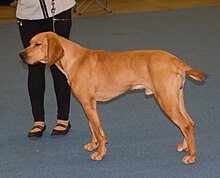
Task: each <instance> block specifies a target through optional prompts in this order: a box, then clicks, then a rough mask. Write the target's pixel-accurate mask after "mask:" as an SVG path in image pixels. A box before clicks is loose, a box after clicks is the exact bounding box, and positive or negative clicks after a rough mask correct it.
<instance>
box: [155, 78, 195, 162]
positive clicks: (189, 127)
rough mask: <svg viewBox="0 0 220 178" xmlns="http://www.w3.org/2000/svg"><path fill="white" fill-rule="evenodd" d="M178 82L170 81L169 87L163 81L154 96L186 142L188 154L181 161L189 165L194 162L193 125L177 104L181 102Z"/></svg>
mask: <svg viewBox="0 0 220 178" xmlns="http://www.w3.org/2000/svg"><path fill="white" fill-rule="evenodd" d="M171 81H177V82H171ZM178 81H179V80H178V79H177V78H173V79H170V82H171V83H170V84H169V85H167V81H164V83H162V82H160V83H159V85H160V86H159V87H157V91H156V92H154V94H155V97H156V99H157V101H158V103H159V105H160V106H161V108H162V110H163V111H164V112H165V113H166V114H167V116H168V117H169V118H170V120H171V121H173V122H174V123H175V124H176V125H177V126H178V127H179V128H180V130H181V132H182V134H183V136H184V139H185V140H186V143H187V148H188V149H189V154H187V155H185V156H184V158H183V160H182V161H183V162H184V163H185V164H190V163H194V162H195V161H196V147H195V140H194V123H193V122H191V120H189V119H188V118H187V117H186V116H185V114H186V113H184V112H183V111H184V109H183V107H182V105H181V104H179V103H180V102H183V101H180V100H179V95H180V94H179V92H180V90H181V89H180V87H179V82H178ZM180 105H181V107H180ZM184 108H185V107H184ZM181 111H182V112H181ZM184 146H185V145H184Z"/></svg>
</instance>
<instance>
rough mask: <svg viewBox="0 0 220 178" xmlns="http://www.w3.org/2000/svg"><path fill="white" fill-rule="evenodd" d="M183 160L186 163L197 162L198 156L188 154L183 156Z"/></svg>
mask: <svg viewBox="0 0 220 178" xmlns="http://www.w3.org/2000/svg"><path fill="white" fill-rule="evenodd" d="M182 162H183V163H185V164H192V163H195V162H196V156H192V155H189V154H187V155H185V156H184V157H183V160H182Z"/></svg>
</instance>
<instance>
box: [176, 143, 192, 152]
mask: <svg viewBox="0 0 220 178" xmlns="http://www.w3.org/2000/svg"><path fill="white" fill-rule="evenodd" d="M176 149H177V151H179V152H183V151H189V149H188V147H187V146H185V145H183V144H182V143H181V144H179V145H178V146H177V148H176Z"/></svg>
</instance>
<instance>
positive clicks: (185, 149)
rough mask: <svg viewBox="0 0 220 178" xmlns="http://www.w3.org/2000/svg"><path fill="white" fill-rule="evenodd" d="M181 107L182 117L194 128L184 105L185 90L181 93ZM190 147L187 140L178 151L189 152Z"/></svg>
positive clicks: (179, 146)
mask: <svg viewBox="0 0 220 178" xmlns="http://www.w3.org/2000/svg"><path fill="white" fill-rule="evenodd" d="M179 107H180V112H181V113H182V115H183V116H184V118H185V119H187V120H188V121H189V122H190V124H191V125H193V127H194V125H195V124H194V122H193V120H192V119H191V118H190V116H189V114H188V113H187V111H186V107H185V104H184V92H183V88H182V89H181V90H180V91H179ZM188 150H189V149H188V145H187V142H186V140H185V139H184V140H183V143H181V144H179V145H178V146H177V151H179V152H182V151H188Z"/></svg>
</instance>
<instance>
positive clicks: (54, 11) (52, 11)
mask: <svg viewBox="0 0 220 178" xmlns="http://www.w3.org/2000/svg"><path fill="white" fill-rule="evenodd" d="M51 5H52V8H51V14H52V21H53V32H56V21H66V20H69V19H56V18H55V13H56V7H55V0H52V1H51Z"/></svg>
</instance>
